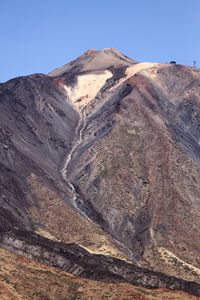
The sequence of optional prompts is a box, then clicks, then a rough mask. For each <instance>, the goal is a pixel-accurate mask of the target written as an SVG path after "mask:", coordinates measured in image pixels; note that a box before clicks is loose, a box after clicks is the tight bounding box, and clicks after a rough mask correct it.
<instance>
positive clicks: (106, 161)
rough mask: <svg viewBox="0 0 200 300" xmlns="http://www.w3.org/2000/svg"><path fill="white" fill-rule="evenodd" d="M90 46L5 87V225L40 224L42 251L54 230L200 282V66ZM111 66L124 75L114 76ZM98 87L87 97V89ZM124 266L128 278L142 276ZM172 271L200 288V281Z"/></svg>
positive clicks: (0, 184)
mask: <svg viewBox="0 0 200 300" xmlns="http://www.w3.org/2000/svg"><path fill="white" fill-rule="evenodd" d="M86 54H87V55H83V56H81V57H80V58H79V59H77V60H75V61H73V62H72V63H70V64H67V65H65V66H64V67H62V68H59V69H57V70H55V71H53V72H52V73H50V76H47V75H42V74H35V75H31V76H27V77H21V78H16V79H13V80H11V81H9V82H7V83H5V84H1V85H0V131H1V136H0V167H1V175H0V188H1V198H0V208H1V210H0V214H1V219H0V228H1V231H2V232H5V235H6V237H8V235H9V233H8V231H9V232H10V235H11V236H13V233H12V231H13V228H14V229H15V233H14V235H15V237H16V239H17V236H18V238H19V239H20V238H21V236H23V235H22V234H21V231H22V230H23V232H27V231H29V232H32V233H33V232H35V233H36V235H33V236H32V241H33V244H34V245H37V243H39V244H40V246H39V248H40V247H44V248H45V247H49V246H48V240H49V239H51V240H53V241H54V242H52V243H55V245H54V246H55V247H58V246H57V244H56V243H58V241H62V242H63V243H65V244H67V243H75V244H78V245H80V246H83V247H84V248H86V249H87V250H89V251H90V252H95V253H99V254H103V255H105V254H106V255H110V256H115V257H117V258H120V259H121V260H128V261H129V262H131V263H132V266H134V265H135V264H137V265H139V266H140V267H143V268H147V269H148V270H153V271H154V273H153V275H152V276H155V278H156V280H155V278H154V280H153V281H152V286H151V287H170V288H173V287H172V285H163V283H162V282H163V281H162V280H164V279H162V276H161V275H160V273H158V272H162V273H165V274H166V275H168V276H175V277H178V278H179V279H176V280H186V281H195V282H196V283H199V277H200V257H199V253H200V241H199V236H200V221H199V220H200V190H199V186H200V173H199V162H200V156H199V153H200V146H199V142H200V131H199V126H200V125H199V124H200V71H199V70H198V69H193V68H189V67H185V66H181V65H161V64H152V63H142V64H139V63H136V62H135V61H133V60H131V59H129V58H127V57H126V56H124V55H123V54H121V53H120V52H119V51H117V50H115V49H105V50H103V51H93V50H91V51H89V52H87V53H86ZM105 71H107V72H108V71H109V72H111V73H112V74H111V75H112V76H110V75H109V77H108V78H107V79H104V82H103V81H100V78H103V77H101V76H100V75H102V74H105ZM88 75H91V76H88ZM88 78H89V81H88V82H87V80H88ZM80 82H82V85H80ZM102 82H103V83H102ZM94 86H95V91H97V92H96V95H95V97H94V98H93V99H90V98H89V97H87V99H86V97H85V96H84V95H85V94H87V93H86V90H83V91H82V90H81V89H80V87H81V88H82V87H84V89H87V91H89V90H90V89H92V88H93V90H94ZM69 91H70V94H69ZM82 92H83V96H84V97H81V95H82V94H81V93H82ZM69 95H70V97H71V98H70V97H69ZM74 95H79V96H80V97H79V99H78V104H77V103H76V101H75V100H73V99H76V97H74ZM88 99H90V100H88ZM86 100H87V101H86ZM40 235H43V236H44V237H45V238H46V244H45V241H43V242H42V245H41V242H40ZM1 236H2V242H1V247H7V246H6V245H7V244H5V243H4V239H3V236H4V233H2V235H1ZM44 240H45V239H44ZM20 243H21V242H20ZM28 243H29V247H28V248H27V247H25V249H31V248H30V247H31V246H30V245H31V239H30V240H29V241H28ZM14 244H15V243H14ZM14 244H12V245H10V246H9V247H10V248H9V250H12V251H16V249H17V247H16V245H14ZM18 244H19V242H17V245H18ZM20 245H21V244H20ZM54 246H52V247H50V248H51V249H49V250H48V251H50V252H51V251H55V248H54ZM35 247H36V246H35ZM66 247H67V246H66ZM22 248H23V247H22ZM36 248H37V247H36ZM45 249H46V248H45ZM52 249H53V250H52ZM56 249H57V250H56V251H58V252H59V251H61V250H58V248H56ZM77 249H78V248H77ZM77 249H76V251H79V250H77ZM20 251H21V254H23V255H25V256H28V257H30V256H31V255H33V253H32V252H26V251H24V249H21V248H20ZM31 251H32V250H31ZM66 251H67V250H66ZM76 251H75V252H76ZM72 252H73V251H72ZM72 252H70V253H71V254H70V255H72ZM18 253H19V252H18ZM52 253H53V252H52ZM80 253H81V250H80ZM84 253H85V252H83V253H82V254H80V255H82V256H84V255H86V254H84ZM48 255H49V256H48V257H51V254H48ZM76 255H77V253H76ZM91 256H92V257H93V255H91ZM33 257H34V255H33ZM94 259H95V264H97V265H98V258H96V256H95V258H94ZM37 260H40V261H42V262H43V260H42V258H41V259H40V258H38V256H37ZM72 261H73V259H72ZM45 263H48V264H50V265H51V264H55V262H53V260H51V259H50V258H48V259H46V260H45ZM121 263H122V265H120V268H122V269H123V271H122V269H120V268H118V269H117V270H118V271H116V276H117V277H116V278H117V280H127V281H129V282H133V277H131V276H132V275H130V276H128V275H127V276H125V275H123V276H122V273H123V274H124V272H125V273H126V272H129V271H128V270H129V268H128V266H127V267H126V265H123V262H122V261H121ZM56 264H57V267H60V265H59V263H57V262H56ZM104 264H105V270H106V271H105V272H106V274H107V275H106V280H109V278H111V277H112V276H114V275H113V274H114V273H112V272H113V270H112V272H111V273H110V271H109V270H108V265H109V264H108V262H107V261H106V260H105V262H104ZM113 264H114V265H115V264H116V266H117V264H118V262H115V261H114V260H113ZM83 265H84V266H83ZM83 265H82V263H81V268H83V270H85V271H83V273H84V272H85V273H84V274H91V273H90V270H89V269H88V268H90V267H91V266H90V265H89V266H88V265H87V266H86V265H85V262H84V260H83ZM122 266H123V267H122ZM70 268H72V269H73V267H71V266H70ZM84 268H85V269H84ZM91 268H92V267H91ZM95 268H96V267H95ZM116 268H117V267H116ZM97 269H98V268H97ZM65 270H67V271H69V270H68V269H66V268H65ZM70 270H71V269H70ZM81 270H82V269H81ZM86 270H87V271H86ZM125 270H126V271H125ZM81 272H82V271H81ZM139 272H141V274H143V273H142V272H143V271H142V269H141V270H140V271H139ZM80 274H82V273H80ZM84 276H86V275H84ZM88 276H89V275H88ZM90 276H91V275H90ZM163 276H164V275H163ZM90 278H91V277H90ZM94 278H97V276H96V275H95V274H94ZM141 278H143V279H141V282H140V281H137V282H136V284H139V285H140V284H141V285H144V286H148V285H147V283H146V281H145V280H146V279H145V276H144V274H143V275H141ZM166 278H167V277H166ZM170 278H171V277H170ZM173 278H174V277H173ZM165 280H168V279H165ZM170 280H172V282H174V288H176V289H177V288H178V289H183V290H186V291H189V292H191V293H192V292H193V293H194V294H196V295H198V291H199V290H198V289H199V287H198V284H197V285H196V286H191V287H189V288H186V286H187V283H185V281H184V283H182V281H180V282H179V281H176V280H175V279H169V281H170ZM173 280H175V281H173ZM159 282H160V283H159ZM170 282H171V281H170ZM175 282H176V283H175Z"/></svg>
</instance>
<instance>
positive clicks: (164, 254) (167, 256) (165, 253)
mask: <svg viewBox="0 0 200 300" xmlns="http://www.w3.org/2000/svg"><path fill="white" fill-rule="evenodd" d="M157 251H158V254H159V255H160V257H161V258H162V259H163V260H165V261H166V263H167V264H170V265H174V264H178V265H179V267H180V268H182V269H187V270H188V271H193V272H194V273H196V275H198V276H200V269H198V268H197V267H195V266H193V265H191V264H188V263H187V262H185V261H184V260H182V259H180V258H178V257H177V256H176V255H175V254H174V253H172V252H171V251H169V250H167V249H166V248H164V247H160V248H158V250H157Z"/></svg>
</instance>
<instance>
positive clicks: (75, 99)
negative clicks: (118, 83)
mask: <svg viewBox="0 0 200 300" xmlns="http://www.w3.org/2000/svg"><path fill="white" fill-rule="evenodd" d="M112 76H113V74H112V73H111V72H110V71H107V70H106V71H103V72H102V73H99V74H94V73H93V74H86V75H81V76H78V77H77V84H76V86H74V87H73V86H67V85H65V86H64V88H65V90H66V92H67V95H68V97H69V99H70V100H71V102H72V103H73V105H74V106H75V107H77V108H78V109H80V108H83V107H84V106H86V105H87V104H88V103H89V102H90V101H91V100H92V99H94V98H95V96H96V95H97V93H98V91H99V90H100V89H101V88H102V87H103V86H104V84H105V83H106V80H107V79H108V78H111V77H112Z"/></svg>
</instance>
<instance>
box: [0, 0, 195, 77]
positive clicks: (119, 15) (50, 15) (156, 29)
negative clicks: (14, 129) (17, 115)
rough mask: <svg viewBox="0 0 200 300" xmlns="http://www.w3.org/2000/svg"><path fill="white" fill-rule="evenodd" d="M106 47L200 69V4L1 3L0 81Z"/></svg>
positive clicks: (132, 0)
mask: <svg viewBox="0 0 200 300" xmlns="http://www.w3.org/2000/svg"><path fill="white" fill-rule="evenodd" d="M107 47H114V48H118V49H119V50H120V51H122V52H123V53H125V54H126V55H128V56H130V57H132V58H134V59H136V60H139V61H158V62H167V61H169V60H176V61H177V62H179V63H182V64H192V63H193V60H197V65H198V66H200V0H0V82H3V81H6V80H8V79H10V78H13V77H16V76H20V75H26V74H31V73H36V72H37V73H47V72H49V71H51V70H53V69H54V68H56V67H58V66H61V65H63V64H65V63H67V62H69V61H70V60H72V59H74V58H76V57H77V56H79V55H81V54H82V53H83V52H85V51H86V50H87V49H88V48H97V49H101V48H107Z"/></svg>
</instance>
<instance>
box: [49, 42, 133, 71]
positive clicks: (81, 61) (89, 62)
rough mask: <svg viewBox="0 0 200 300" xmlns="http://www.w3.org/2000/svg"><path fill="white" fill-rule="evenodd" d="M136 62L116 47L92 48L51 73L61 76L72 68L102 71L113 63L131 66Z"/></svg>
mask: <svg viewBox="0 0 200 300" xmlns="http://www.w3.org/2000/svg"><path fill="white" fill-rule="evenodd" d="M135 63H136V61H135V60H133V59H131V58H129V57H127V56H126V55H124V54H123V53H121V52H120V51H119V50H117V49H115V48H104V49H102V50H96V49H95V48H91V49H88V50H87V51H86V52H85V53H84V54H83V55H81V56H80V57H78V58H77V59H75V60H74V61H72V62H71V63H68V64H66V65H64V66H62V67H60V68H57V69H55V70H53V71H52V72H50V73H49V75H50V76H60V75H63V74H65V73H68V72H72V70H76V72H77V71H78V72H88V71H101V70H107V69H109V68H110V67H111V66H113V65H120V66H123V65H124V66H130V65H133V64H135Z"/></svg>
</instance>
